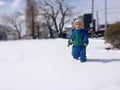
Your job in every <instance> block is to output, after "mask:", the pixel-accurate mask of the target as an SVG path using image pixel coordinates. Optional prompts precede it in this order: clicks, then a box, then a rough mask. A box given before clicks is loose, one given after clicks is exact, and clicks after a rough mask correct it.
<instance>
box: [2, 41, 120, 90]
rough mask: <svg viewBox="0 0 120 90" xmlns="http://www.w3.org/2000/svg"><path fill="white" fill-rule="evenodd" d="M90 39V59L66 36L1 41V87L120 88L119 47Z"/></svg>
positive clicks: (32, 89) (12, 89)
mask: <svg viewBox="0 0 120 90" xmlns="http://www.w3.org/2000/svg"><path fill="white" fill-rule="evenodd" d="M107 46H108V45H107V44H104V40H102V39H90V44H89V45H88V47H87V58H88V61H87V62H85V63H81V62H80V61H79V60H74V59H73V58H72V56H71V46H70V47H67V40H66V39H48V40H47V39H46V40H44V39H43V40H28V41H27V40H22V41H19V40H18V41H7V42H4V41H1V42H0V90H120V71H119V68H120V51H119V50H105V48H106V47H107Z"/></svg>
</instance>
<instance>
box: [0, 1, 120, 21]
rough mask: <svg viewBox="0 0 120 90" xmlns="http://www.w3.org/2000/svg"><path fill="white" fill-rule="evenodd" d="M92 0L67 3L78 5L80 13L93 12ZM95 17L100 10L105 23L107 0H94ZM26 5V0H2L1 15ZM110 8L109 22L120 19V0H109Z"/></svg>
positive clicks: (0, 4) (0, 3)
mask: <svg viewBox="0 0 120 90" xmlns="http://www.w3.org/2000/svg"><path fill="white" fill-rule="evenodd" d="M91 1H92V0H68V1H67V3H68V4H69V5H71V6H74V7H76V11H77V12H79V14H80V15H83V14H84V13H90V12H91ZM94 1H95V3H94V7H95V9H94V11H95V13H94V18H96V11H98V12H99V22H100V23H104V17H105V14H104V12H105V11H104V6H105V5H104V2H105V0H94ZM24 6H25V0H0V15H1V14H3V13H9V12H12V11H14V10H23V9H24ZM107 8H108V9H107V10H108V22H109V23H111V22H116V21H120V0H107Z"/></svg>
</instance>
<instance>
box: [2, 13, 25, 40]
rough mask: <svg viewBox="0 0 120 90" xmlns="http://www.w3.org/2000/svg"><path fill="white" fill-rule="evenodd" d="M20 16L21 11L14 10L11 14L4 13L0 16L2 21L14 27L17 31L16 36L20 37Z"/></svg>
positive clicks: (21, 21)
mask: <svg viewBox="0 0 120 90" xmlns="http://www.w3.org/2000/svg"><path fill="white" fill-rule="evenodd" d="M20 16H21V13H20V12H14V13H12V14H9V15H8V14H4V15H3V16H2V21H3V22H4V23H5V24H6V25H8V26H10V27H12V28H14V29H15V30H16V31H17V33H18V38H19V39H21V34H22V28H21V27H22V23H23V22H24V21H23V20H20V19H19V17H20Z"/></svg>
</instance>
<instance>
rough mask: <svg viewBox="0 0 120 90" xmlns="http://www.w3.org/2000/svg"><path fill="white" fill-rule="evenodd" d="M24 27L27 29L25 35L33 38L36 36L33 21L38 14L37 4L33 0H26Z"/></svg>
mask: <svg viewBox="0 0 120 90" xmlns="http://www.w3.org/2000/svg"><path fill="white" fill-rule="evenodd" d="M26 2H27V5H26V29H27V32H26V34H27V36H28V37H32V38H33V39H35V38H36V35H35V33H36V32H35V26H36V24H35V22H36V18H37V16H38V10H37V4H36V1H35V0H26Z"/></svg>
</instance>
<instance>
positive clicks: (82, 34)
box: [68, 19, 88, 62]
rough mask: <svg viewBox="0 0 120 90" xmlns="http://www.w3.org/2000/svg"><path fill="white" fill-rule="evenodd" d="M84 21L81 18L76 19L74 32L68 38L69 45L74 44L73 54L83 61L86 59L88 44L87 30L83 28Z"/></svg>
mask: <svg viewBox="0 0 120 90" xmlns="http://www.w3.org/2000/svg"><path fill="white" fill-rule="evenodd" d="M82 25H83V24H82V22H81V20H80V19H76V20H75V21H74V25H73V26H74V28H75V29H73V31H72V34H71V35H70V37H69V39H68V47H69V45H71V44H73V46H72V56H73V58H75V59H79V58H80V61H81V62H85V61H86V46H87V45H88V37H87V32H86V31H85V30H84V29H82Z"/></svg>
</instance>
